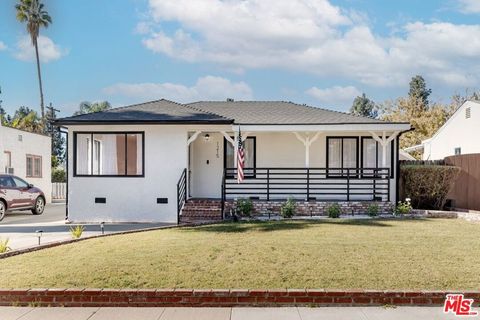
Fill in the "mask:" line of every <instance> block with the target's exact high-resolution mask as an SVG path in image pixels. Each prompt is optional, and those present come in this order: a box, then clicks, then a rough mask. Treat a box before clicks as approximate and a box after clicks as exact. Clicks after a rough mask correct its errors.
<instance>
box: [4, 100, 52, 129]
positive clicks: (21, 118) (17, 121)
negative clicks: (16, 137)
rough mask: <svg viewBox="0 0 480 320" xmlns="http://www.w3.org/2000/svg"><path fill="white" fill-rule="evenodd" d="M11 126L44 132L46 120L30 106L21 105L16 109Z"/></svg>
mask: <svg viewBox="0 0 480 320" xmlns="http://www.w3.org/2000/svg"><path fill="white" fill-rule="evenodd" d="M10 126H11V127H13V128H17V129H21V130H25V131H29V132H35V133H43V132H44V129H45V127H44V122H43V120H42V119H41V118H40V117H39V116H38V114H37V113H36V112H35V111H33V110H32V109H30V108H28V107H23V106H22V107H20V108H18V110H16V111H15V114H14V115H13V118H12V121H11V122H10Z"/></svg>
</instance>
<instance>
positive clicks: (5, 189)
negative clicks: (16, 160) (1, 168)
mask: <svg viewBox="0 0 480 320" xmlns="http://www.w3.org/2000/svg"><path fill="white" fill-rule="evenodd" d="M44 209H45V195H44V194H43V192H42V190H40V189H38V188H36V187H34V186H33V184H30V183H28V182H26V181H25V180H23V179H20V178H19V177H17V176H13V175H8V174H0V221H2V220H3V218H4V217H5V213H6V212H7V211H13V210H31V211H32V213H33V214H42V213H43V210H44Z"/></svg>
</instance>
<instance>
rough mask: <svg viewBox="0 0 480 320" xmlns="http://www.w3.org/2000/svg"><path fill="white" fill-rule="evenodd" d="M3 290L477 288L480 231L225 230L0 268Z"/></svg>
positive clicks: (42, 255) (165, 235)
mask: <svg viewBox="0 0 480 320" xmlns="http://www.w3.org/2000/svg"><path fill="white" fill-rule="evenodd" d="M0 270H1V272H0V287H7V288H9V287H13V288H25V287H42V288H43V287H97V288H171V287H180V288H285V287H288V288H337V289H343V288H366V289H459V290H460V289H464V290H466V289H479V284H480V224H474V223H470V222H466V221H463V220H442V219H425V220H364V221H363V220H362V221H360V220H325V221H316V222H312V221H286V222H264V223H262V222H258V223H236V224H235V223H225V224H219V225H209V226H203V227H197V228H181V229H168V230H159V231H151V232H143V233H137V234H129V235H121V236H120V235H119V236H112V237H106V238H99V239H92V240H86V241H82V242H79V243H75V244H69V245H65V246H60V247H55V248H51V249H47V250H41V251H37V252H32V253H28V254H24V255H19V256H15V257H11V258H6V259H3V260H0Z"/></svg>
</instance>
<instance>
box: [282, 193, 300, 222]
mask: <svg viewBox="0 0 480 320" xmlns="http://www.w3.org/2000/svg"><path fill="white" fill-rule="evenodd" d="M296 206H297V205H296V203H295V200H293V198H288V200H287V201H286V202H285V203H283V204H282V207H281V208H280V214H281V216H282V217H284V218H291V217H293V216H294V215H295V208H296Z"/></svg>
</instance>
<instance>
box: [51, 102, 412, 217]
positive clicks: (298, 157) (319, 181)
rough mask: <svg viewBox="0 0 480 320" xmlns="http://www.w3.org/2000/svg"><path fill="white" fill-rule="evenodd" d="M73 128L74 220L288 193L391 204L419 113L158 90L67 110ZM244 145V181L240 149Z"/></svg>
mask: <svg viewBox="0 0 480 320" xmlns="http://www.w3.org/2000/svg"><path fill="white" fill-rule="evenodd" d="M57 125H58V126H61V127H62V128H63V130H64V131H66V132H67V133H68V146H69V147H68V152H67V153H68V185H69V188H68V206H67V208H68V209H67V210H68V213H67V214H68V219H69V220H70V221H75V222H101V221H116V222H118V221H130V222H132V221H135V222H138V221H157V222H177V221H178V220H189V219H190V218H192V219H203V218H205V219H206V218H210V219H221V218H222V214H225V213H228V211H229V209H230V208H231V206H232V202H233V201H234V200H235V199H239V198H252V199H253V200H254V201H253V202H254V205H255V209H256V210H257V211H265V210H273V211H276V210H278V208H279V206H280V205H281V203H283V201H285V199H287V198H289V197H293V198H295V199H296V200H297V201H298V202H297V204H298V212H299V214H323V213H324V210H325V206H326V205H327V204H328V203H330V202H331V201H335V202H339V203H340V204H341V205H342V208H343V209H344V211H345V212H348V213H350V212H360V211H363V212H365V210H366V208H367V206H368V205H370V204H371V203H372V202H375V203H377V204H378V205H379V206H381V209H385V208H386V207H388V206H389V205H390V203H392V202H393V203H395V202H396V200H397V195H396V193H397V189H398V188H397V183H398V179H397V178H398V154H399V152H398V139H399V137H400V135H401V134H402V133H403V132H405V131H408V130H410V124H409V123H394V122H384V121H381V120H378V119H372V118H366V117H359V116H354V115H351V114H347V113H342V112H337V111H331V110H325V109H320V108H314V107H310V106H307V105H299V104H295V103H292V102H283V101H233V100H231V99H228V100H227V101H201V102H195V103H190V104H179V103H175V102H172V101H168V100H163V99H162V100H158V101H151V102H146V103H142V104H137V105H131V106H126V107H121V108H116V109H111V110H108V111H103V112H98V113H91V114H85V115H78V116H72V117H68V118H63V119H59V120H57ZM239 136H241V139H242V141H243V146H244V150H245V180H244V181H243V182H242V183H240V184H239V183H237V180H236V176H237V174H236V173H237V172H236V170H237V169H236V163H237V161H236V148H237V147H238V140H239Z"/></svg>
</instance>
